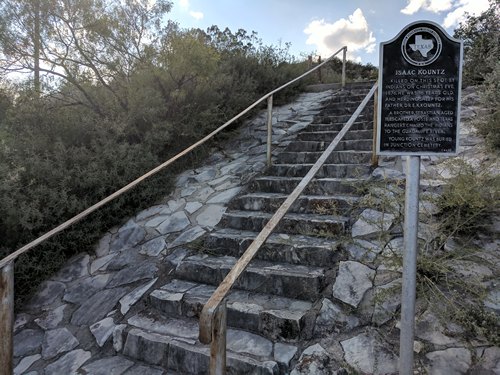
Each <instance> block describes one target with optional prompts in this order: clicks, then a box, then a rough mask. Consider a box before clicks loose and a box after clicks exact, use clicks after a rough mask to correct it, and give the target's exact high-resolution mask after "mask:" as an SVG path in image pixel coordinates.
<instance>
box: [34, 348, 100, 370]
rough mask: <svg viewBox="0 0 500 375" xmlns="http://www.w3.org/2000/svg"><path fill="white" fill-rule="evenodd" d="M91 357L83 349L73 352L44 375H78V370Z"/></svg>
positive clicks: (48, 368)
mask: <svg viewBox="0 0 500 375" xmlns="http://www.w3.org/2000/svg"><path fill="white" fill-rule="evenodd" d="M90 357H91V353H90V352H87V351H85V350H82V349H77V350H73V351H72V352H69V353H67V354H65V355H64V356H62V357H61V358H59V359H58V360H57V361H55V362H54V363H51V364H50V365H48V366H47V367H46V368H45V373H44V375H61V374H65V375H76V374H77V371H78V369H79V368H80V367H81V366H82V365H83V364H84V363H85V362H86V361H87V360H88V359H89V358H90Z"/></svg>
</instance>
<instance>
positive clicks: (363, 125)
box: [298, 121, 373, 139]
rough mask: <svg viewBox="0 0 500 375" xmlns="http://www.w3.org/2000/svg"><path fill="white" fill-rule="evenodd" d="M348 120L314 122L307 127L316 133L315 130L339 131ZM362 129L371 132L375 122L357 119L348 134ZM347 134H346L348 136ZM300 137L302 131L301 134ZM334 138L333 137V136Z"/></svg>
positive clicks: (310, 131)
mask: <svg viewBox="0 0 500 375" xmlns="http://www.w3.org/2000/svg"><path fill="white" fill-rule="evenodd" d="M346 122H347V121H345V122H337V123H331V122H329V123H320V122H316V123H312V124H310V125H308V126H307V128H306V129H305V130H306V132H309V133H314V132H324V131H325V132H339V131H341V130H342V128H343V127H344V126H345V124H346ZM360 130H369V131H370V132H373V122H371V121H356V122H354V123H353V124H352V125H351V128H350V129H349V131H348V132H347V134H349V133H351V132H356V131H360ZM347 134H346V136H347ZM298 137H300V133H299V136H298ZM332 139H333V138H332Z"/></svg>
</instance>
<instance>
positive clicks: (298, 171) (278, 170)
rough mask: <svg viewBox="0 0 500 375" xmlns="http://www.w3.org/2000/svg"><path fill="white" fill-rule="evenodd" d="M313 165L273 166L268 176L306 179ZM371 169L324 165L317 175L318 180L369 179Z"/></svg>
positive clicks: (347, 165) (365, 165)
mask: <svg viewBox="0 0 500 375" xmlns="http://www.w3.org/2000/svg"><path fill="white" fill-rule="evenodd" d="M312 166H313V164H305V163H304V164H273V165H272V166H271V168H269V169H268V171H267V174H268V175H272V176H283V177H304V176H305V175H306V174H307V173H308V172H309V171H310V170H311V168H312ZM370 171H371V167H370V166H369V165H367V164H324V165H323V166H322V167H321V168H320V169H319V170H318V172H317V173H316V178H323V177H335V178H343V177H368V176H369V174H370Z"/></svg>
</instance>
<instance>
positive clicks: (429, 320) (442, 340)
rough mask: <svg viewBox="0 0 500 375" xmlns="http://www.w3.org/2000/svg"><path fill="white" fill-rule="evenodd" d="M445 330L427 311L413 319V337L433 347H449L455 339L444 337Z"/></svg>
mask: <svg viewBox="0 0 500 375" xmlns="http://www.w3.org/2000/svg"><path fill="white" fill-rule="evenodd" d="M444 331H445V328H444V327H443V325H442V324H441V323H440V322H439V320H438V318H437V317H436V316H435V315H434V314H432V313H431V312H430V311H429V310H427V311H425V312H424V313H423V314H422V315H421V316H419V317H416V318H415V336H416V337H418V338H420V339H422V340H426V341H429V342H430V343H432V344H435V345H451V344H454V343H456V341H457V340H456V339H454V338H451V337H448V336H446V335H445V334H444V333H443V332H444Z"/></svg>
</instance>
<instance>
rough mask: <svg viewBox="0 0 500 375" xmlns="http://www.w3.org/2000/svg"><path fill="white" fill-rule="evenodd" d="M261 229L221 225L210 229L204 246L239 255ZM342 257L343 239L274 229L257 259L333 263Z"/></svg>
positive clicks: (318, 264)
mask: <svg viewBox="0 0 500 375" xmlns="http://www.w3.org/2000/svg"><path fill="white" fill-rule="evenodd" d="M257 235H258V232H251V231H242V230H237V229H231V228H220V229H217V230H216V231H214V232H212V233H210V234H209V235H208V236H207V237H206V238H205V242H204V250H205V251H206V252H207V253H209V254H212V255H218V256H223V255H229V256H233V257H236V258H239V257H240V256H241V255H242V254H243V253H244V252H245V250H247V248H248V246H250V244H251V243H252V242H253V241H254V240H255V238H256V237H257ZM342 257H343V248H342V246H341V242H340V241H339V240H336V239H332V238H324V237H313V236H306V235H299V234H286V233H272V234H271V235H270V236H269V238H268V239H267V240H266V242H265V243H264V244H263V245H262V246H261V248H260V249H259V251H258V252H257V254H256V256H255V259H260V260H265V261H269V262H283V263H290V264H298V265H310V266H316V267H331V266H332V264H335V263H336V262H338V260H339V259H341V258H342Z"/></svg>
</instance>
